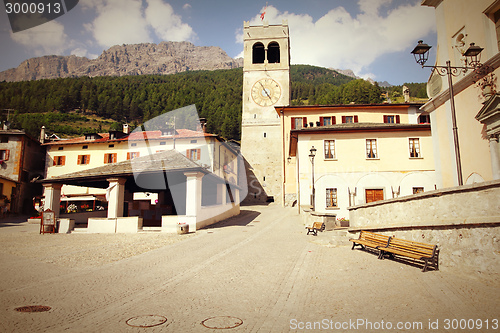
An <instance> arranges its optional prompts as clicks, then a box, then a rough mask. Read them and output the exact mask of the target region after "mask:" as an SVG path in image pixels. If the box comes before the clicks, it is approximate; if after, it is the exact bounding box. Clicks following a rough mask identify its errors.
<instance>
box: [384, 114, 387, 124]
mask: <svg viewBox="0 0 500 333" xmlns="http://www.w3.org/2000/svg"><path fill="white" fill-rule="evenodd" d="M384 124H387V116H384Z"/></svg>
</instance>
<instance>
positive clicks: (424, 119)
mask: <svg viewBox="0 0 500 333" xmlns="http://www.w3.org/2000/svg"><path fill="white" fill-rule="evenodd" d="M418 123H419V124H430V123H431V117H430V116H429V115H428V114H421V115H420V116H418Z"/></svg>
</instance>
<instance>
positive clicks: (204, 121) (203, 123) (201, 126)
mask: <svg viewBox="0 0 500 333" xmlns="http://www.w3.org/2000/svg"><path fill="white" fill-rule="evenodd" d="M206 128H207V118H200V124H199V125H198V132H203V133H205V131H206Z"/></svg>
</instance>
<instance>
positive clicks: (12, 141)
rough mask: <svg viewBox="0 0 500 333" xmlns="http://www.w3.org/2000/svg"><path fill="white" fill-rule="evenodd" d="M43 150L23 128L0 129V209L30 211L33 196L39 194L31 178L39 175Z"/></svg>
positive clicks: (38, 186) (41, 167) (39, 190)
mask: <svg viewBox="0 0 500 333" xmlns="http://www.w3.org/2000/svg"><path fill="white" fill-rule="evenodd" d="M43 166H44V150H43V148H42V147H40V142H38V141H37V140H35V139H34V138H32V137H31V136H29V135H27V134H26V133H25V132H24V131H21V130H16V129H12V130H11V129H4V130H1V131H0V209H2V210H3V211H4V212H5V211H9V212H12V213H26V214H32V213H33V212H34V208H33V197H34V196H36V195H39V194H40V193H41V186H40V184H35V183H33V182H32V180H33V179H37V178H40V177H41V176H42V175H43Z"/></svg>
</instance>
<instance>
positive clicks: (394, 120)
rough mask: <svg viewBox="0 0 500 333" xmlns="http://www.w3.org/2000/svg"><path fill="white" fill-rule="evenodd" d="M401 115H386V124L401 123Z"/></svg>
mask: <svg viewBox="0 0 500 333" xmlns="http://www.w3.org/2000/svg"><path fill="white" fill-rule="evenodd" d="M399 122H400V119H399V115H395V116H384V123H386V124H399Z"/></svg>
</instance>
